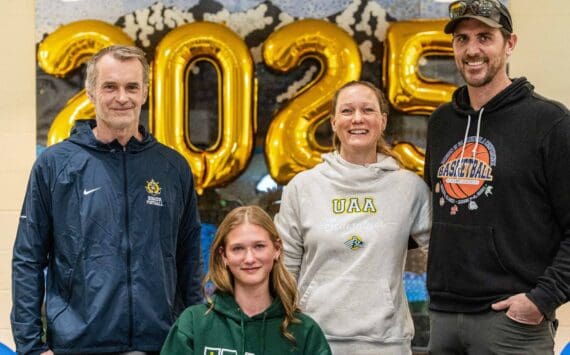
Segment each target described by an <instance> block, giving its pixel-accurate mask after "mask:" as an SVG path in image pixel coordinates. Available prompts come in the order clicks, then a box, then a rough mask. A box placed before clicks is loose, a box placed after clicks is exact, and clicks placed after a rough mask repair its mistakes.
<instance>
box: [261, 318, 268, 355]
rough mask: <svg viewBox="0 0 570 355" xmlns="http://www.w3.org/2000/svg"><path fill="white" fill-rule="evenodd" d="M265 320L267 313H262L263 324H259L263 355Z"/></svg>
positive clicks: (263, 352)
mask: <svg viewBox="0 0 570 355" xmlns="http://www.w3.org/2000/svg"><path fill="white" fill-rule="evenodd" d="M266 318H267V312H263V322H262V323H261V353H262V354H265V338H266V335H265V320H266Z"/></svg>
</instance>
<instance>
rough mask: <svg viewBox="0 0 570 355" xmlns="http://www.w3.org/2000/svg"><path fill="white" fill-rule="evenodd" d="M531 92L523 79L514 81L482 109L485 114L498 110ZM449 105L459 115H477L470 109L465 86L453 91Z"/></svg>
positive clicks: (528, 84) (530, 86)
mask: <svg viewBox="0 0 570 355" xmlns="http://www.w3.org/2000/svg"><path fill="white" fill-rule="evenodd" d="M533 91H534V86H533V85H532V84H531V83H530V82H529V81H528V80H527V79H526V78H525V77H521V78H517V79H514V80H513V82H512V83H511V85H509V86H507V87H506V88H505V89H504V90H503V91H501V92H500V93H498V94H497V95H495V96H494V97H493V98H492V99H491V100H490V101H489V102H487V103H486V104H485V105H484V106H483V108H484V110H485V112H486V113H491V112H494V111H497V110H500V109H502V108H504V107H505V106H510V105H512V104H513V103H514V102H516V101H519V100H522V99H524V98H525V97H527V96H529V95H531V94H532V93H533ZM451 105H452V107H453V109H454V110H455V111H457V113H459V114H460V115H475V114H476V113H477V111H475V110H473V108H472V107H471V102H470V100H469V93H468V91H467V86H465V85H464V86H461V87H459V88H458V89H457V90H455V92H454V93H453V98H452V101H451Z"/></svg>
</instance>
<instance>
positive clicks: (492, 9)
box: [444, 0, 513, 33]
mask: <svg viewBox="0 0 570 355" xmlns="http://www.w3.org/2000/svg"><path fill="white" fill-rule="evenodd" d="M449 18H450V19H451V20H450V21H449V22H448V23H447V24H446V25H445V29H444V32H445V33H453V31H454V30H455V26H457V24H458V23H459V22H461V21H463V20H465V19H468V18H472V19H476V20H479V21H481V22H483V23H484V24H486V25H487V26H489V27H493V28H504V29H505V30H506V31H507V32H509V33H512V32H513V21H512V19H511V14H510V13H509V9H507V8H506V6H505V5H503V4H502V3H501V2H500V1H499V0H460V1H454V2H452V3H451V4H449Z"/></svg>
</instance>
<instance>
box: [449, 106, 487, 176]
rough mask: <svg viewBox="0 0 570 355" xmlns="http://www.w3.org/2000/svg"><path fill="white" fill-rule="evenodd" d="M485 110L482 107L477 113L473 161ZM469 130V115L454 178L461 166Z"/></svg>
mask: <svg viewBox="0 0 570 355" xmlns="http://www.w3.org/2000/svg"><path fill="white" fill-rule="evenodd" d="M484 110H485V108H484V107H482V108H481V110H480V111H479V117H478V118H477V134H476V136H475V146H474V147H473V150H472V151H471V153H472V154H471V156H472V157H473V159H475V156H476V155H477V148H478V147H479V134H480V133H481V120H482V118H483V111H484ZM469 128H471V115H467V127H466V128H465V136H464V137H463V147H462V148H461V156H460V157H459V165H458V166H457V169H455V176H458V174H459V171H460V170H461V169H460V167H461V166H462V165H463V157H464V155H465V147H466V146H467V138H468V136H469Z"/></svg>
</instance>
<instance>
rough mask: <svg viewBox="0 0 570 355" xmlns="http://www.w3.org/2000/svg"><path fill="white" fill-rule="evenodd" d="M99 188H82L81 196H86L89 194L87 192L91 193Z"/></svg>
mask: <svg viewBox="0 0 570 355" xmlns="http://www.w3.org/2000/svg"><path fill="white" fill-rule="evenodd" d="M100 189H101V187H96V188H94V189H91V190H85V189H83V196H87V195H89V194H91V193H93V192H95V191H97V190H100Z"/></svg>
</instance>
